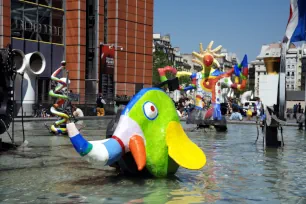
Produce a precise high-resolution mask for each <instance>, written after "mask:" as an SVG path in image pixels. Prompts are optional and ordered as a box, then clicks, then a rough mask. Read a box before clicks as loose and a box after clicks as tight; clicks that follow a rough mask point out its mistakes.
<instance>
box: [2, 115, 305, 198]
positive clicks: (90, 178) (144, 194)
mask: <svg viewBox="0 0 306 204" xmlns="http://www.w3.org/2000/svg"><path fill="white" fill-rule="evenodd" d="M84 123H85V125H86V128H85V129H84V130H83V131H84V135H86V137H88V139H91V140H94V139H101V138H104V137H105V129H106V125H107V122H105V121H104V122H102V121H84ZM183 125H184V126H186V125H185V124H183ZM27 127H32V128H33V129H31V130H30V129H27V130H26V134H27V140H28V141H29V146H28V147H27V149H18V150H16V151H11V152H6V153H2V154H1V155H0V202H3V203H20V202H26V203H30V202H32V203H84V202H88V203H170V204H171V203H223V202H233V203H252V202H261V203H280V202H284V203H299V202H300V203H305V202H306V200H305V197H306V172H305V163H306V146H305V144H306V142H305V141H306V140H305V134H304V132H299V131H296V128H294V127H286V128H285V132H284V137H285V147H284V148H279V149H271V148H263V146H262V138H261V137H260V138H259V140H258V142H257V144H254V141H255V140H256V127H255V126H248V125H229V127H228V131H227V132H226V133H216V132H213V131H206V132H204V131H200V132H189V133H188V135H189V136H190V137H191V139H192V140H193V141H194V142H195V143H197V144H198V145H199V146H200V147H201V148H202V149H203V150H204V151H205V153H206V156H207V164H206V166H205V167H204V168H203V169H201V170H200V171H189V170H186V169H182V168H180V169H179V171H178V172H177V174H176V175H175V176H174V177H171V178H167V179H152V178H135V177H126V176H123V175H121V174H119V173H118V172H116V171H114V169H112V168H109V167H103V166H101V165H99V164H92V163H90V162H88V161H87V160H86V159H84V158H80V157H79V156H78V155H77V154H76V152H75V151H74V149H73V147H72V146H71V144H70V141H69V138H67V137H64V136H62V137H56V136H51V135H48V133H47V132H46V130H45V129H44V128H43V123H39V122H38V123H35V124H31V125H29V126H27ZM35 128H36V129H35ZM17 130H20V127H17ZM34 133H35V134H34Z"/></svg>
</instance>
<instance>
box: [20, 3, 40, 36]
mask: <svg viewBox="0 0 306 204" xmlns="http://www.w3.org/2000/svg"><path fill="white" fill-rule="evenodd" d="M36 19H37V6H36V5H33V4H24V16H23V20H24V38H26V39H31V40H36V39H37V24H36Z"/></svg>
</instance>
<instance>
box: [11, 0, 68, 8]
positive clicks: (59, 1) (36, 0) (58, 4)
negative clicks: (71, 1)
mask: <svg viewBox="0 0 306 204" xmlns="http://www.w3.org/2000/svg"><path fill="white" fill-rule="evenodd" d="M63 1H64V0H25V1H24V0H12V3H14V2H25V3H29V4H41V5H44V6H50V7H54V8H58V9H63Z"/></svg>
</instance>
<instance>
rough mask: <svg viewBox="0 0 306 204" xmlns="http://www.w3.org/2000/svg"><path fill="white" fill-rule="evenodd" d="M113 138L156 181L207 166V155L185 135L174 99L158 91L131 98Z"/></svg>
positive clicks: (146, 91) (140, 168)
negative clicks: (183, 171) (180, 168)
mask: <svg viewBox="0 0 306 204" xmlns="http://www.w3.org/2000/svg"><path fill="white" fill-rule="evenodd" d="M112 138H115V139H116V140H117V141H118V142H119V143H120V144H121V146H122V147H123V149H124V151H125V152H129V151H130V152H131V153H132V156H133V158H134V160H135V162H136V164H137V167H138V170H139V171H141V170H142V169H143V168H144V167H145V168H146V169H147V170H148V171H149V172H150V173H151V174H152V175H153V176H156V177H165V176H167V175H168V174H171V173H175V172H176V170H177V168H178V166H182V167H184V168H187V169H200V168H202V167H203V166H204V165H205V163H206V157H205V154H204V152H203V151H202V150H201V149H200V148H199V147H198V146H197V145H196V144H194V143H193V142H192V141H191V140H190V139H189V138H188V137H187V135H186V134H185V132H184V130H183V128H182V126H181V124H180V118H179V116H178V114H177V111H176V108H175V106H174V103H173V101H172V99H171V98H170V97H169V96H168V95H167V94H166V93H165V92H164V91H163V90H161V89H159V88H145V89H142V90H141V91H140V92H138V93H137V94H136V95H135V96H134V97H133V98H132V100H131V101H130V102H129V103H128V105H127V106H126V107H125V109H124V110H123V111H122V113H121V116H120V119H119V122H118V126H117V128H116V130H115V132H114V134H113V137H112Z"/></svg>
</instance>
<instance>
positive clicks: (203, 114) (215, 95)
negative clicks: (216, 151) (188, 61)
mask: <svg viewBox="0 0 306 204" xmlns="http://www.w3.org/2000/svg"><path fill="white" fill-rule="evenodd" d="M212 45H213V41H211V42H210V43H209V44H208V46H207V48H206V50H204V49H203V45H202V43H200V52H199V53H198V52H192V55H193V56H194V57H195V58H194V59H193V60H192V61H193V62H195V63H197V64H199V65H201V67H202V71H200V72H197V73H188V72H177V74H176V76H177V77H180V76H184V75H189V76H190V77H191V81H192V84H190V85H189V86H187V87H185V88H184V90H185V91H187V90H192V89H195V90H196V100H195V101H196V102H195V106H196V108H195V109H194V110H193V112H192V113H191V114H190V116H189V119H188V120H189V122H190V123H196V124H202V123H204V124H205V120H210V119H213V120H221V119H222V114H221V107H220V103H221V97H222V94H221V89H222V88H232V89H238V90H243V89H245V87H246V82H247V76H248V62H247V56H246V55H245V56H244V58H243V60H242V62H241V63H240V64H238V65H235V66H234V67H233V68H231V69H230V70H229V71H227V72H222V71H221V70H220V64H219V62H218V61H217V59H216V58H222V57H225V56H224V55H222V54H218V53H217V52H218V51H220V50H221V48H222V46H221V45H219V46H218V47H216V48H215V49H212ZM233 74H234V75H235V81H234V82H232V80H231V77H232V76H233ZM207 97H209V98H211V105H210V106H207V104H205V103H204V102H203V101H205V100H204V99H205V98H207Z"/></svg>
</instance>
